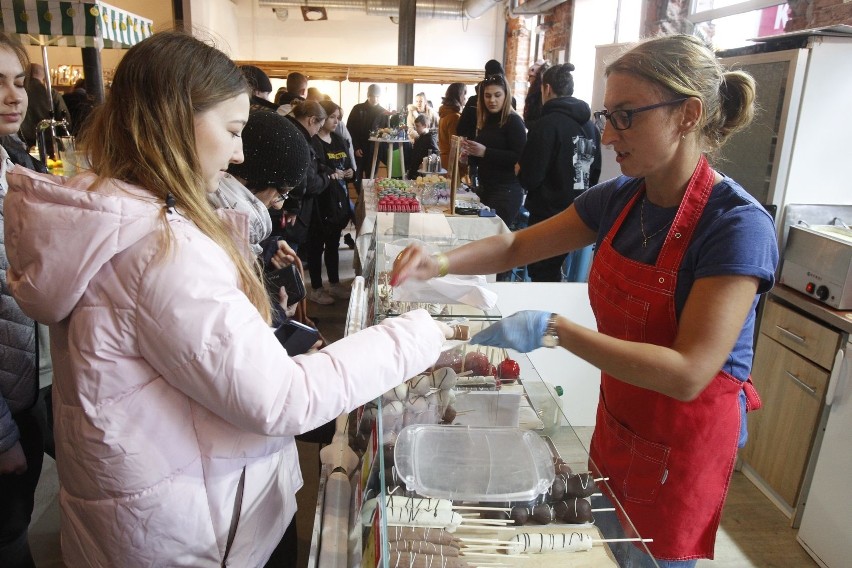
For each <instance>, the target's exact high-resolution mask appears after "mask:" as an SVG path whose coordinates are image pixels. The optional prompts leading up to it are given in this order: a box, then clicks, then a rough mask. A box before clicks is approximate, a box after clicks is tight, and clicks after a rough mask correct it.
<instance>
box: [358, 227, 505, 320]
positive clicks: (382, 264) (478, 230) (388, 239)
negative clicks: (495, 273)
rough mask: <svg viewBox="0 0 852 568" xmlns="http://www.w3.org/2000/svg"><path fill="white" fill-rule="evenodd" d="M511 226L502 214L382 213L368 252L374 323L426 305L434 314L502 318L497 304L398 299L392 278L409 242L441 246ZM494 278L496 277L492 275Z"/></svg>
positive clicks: (444, 317)
mask: <svg viewBox="0 0 852 568" xmlns="http://www.w3.org/2000/svg"><path fill="white" fill-rule="evenodd" d="M507 231H508V229H507V228H506V225H505V224H504V223H503V222H502V221H501V220H500V219H499V218H487V217H464V216H452V217H447V216H444V215H438V214H434V213H377V214H376V215H375V225H374V227H373V235H372V239H371V241H370V245H369V247H368V249H367V252H366V254H365V255H364V258H363V273H364V275H365V288H366V289H368V290H371V294H370V295H369V297H368V299H367V301H368V305H367V313H368V314H372V315H373V323H378V322H379V321H381V320H382V319H384V318H386V317H393V316H397V315H399V314H401V313H404V312H407V311H410V310H414V309H418V308H424V309H426V310H427V311H428V312H429V313H430V314H432V316H433V317H435V318H437V319H442V320H458V319H460V318H465V319H474V320H479V319H486V320H494V319H500V317H501V314H500V312H499V310H497V309H496V308H488V309H479V308H476V307H471V306H467V305H464V304H460V303H457V304H448V303H434V302H400V301H396V300H393V298H392V294H393V288H392V287H391V286H390V284H389V283H388V279H389V275H390V270H391V268H392V267H393V262H394V259H395V258H396V256H397V254H399V252H400V251H401V250H402V249H403V248H404V247H405V246H407V245H409V244H412V243H416V244H419V245H421V246H423V247H424V248H426V249H427V250H428V251H430V252H440V251H444V250H449V249H451V248H455V247H457V246H459V245H462V244H464V243H467V242H471V241H474V240H478V239H481V238H484V237H487V236H491V235H495V234H500V233H503V232H507ZM490 280H492V281H493V277H492V278H491V279H490Z"/></svg>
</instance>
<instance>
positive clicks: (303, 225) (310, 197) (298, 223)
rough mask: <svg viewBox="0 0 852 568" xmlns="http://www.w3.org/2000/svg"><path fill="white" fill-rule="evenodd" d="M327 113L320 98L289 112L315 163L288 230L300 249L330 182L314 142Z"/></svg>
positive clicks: (287, 235)
mask: <svg viewBox="0 0 852 568" xmlns="http://www.w3.org/2000/svg"><path fill="white" fill-rule="evenodd" d="M327 116H328V115H327V114H326V112H325V110H324V109H323V108H322V107H321V106H320V104H319V103H318V102H316V101H302V102H298V103H296V104H295V105H294V106H293V110H292V112H291V114H288V115H287V116H286V118H287V119H289V120H290V121H292V122H293V124H295V125H296V127H297V128H298V129H299V131H300V132H301V133H302V135H303V136H304V137H305V140H306V141H307V142H308V146H309V147H310V148H309V149H310V155H311V158H310V161H311V165H310V166H308V172H307V175H306V177H305V184H304V191H303V192H302V193H301V195H300V196H299V198H300V201H301V205H300V208H299V213H298V214H297V215H296V219H295V221H294V222H293V224H292V225H288V226H287V227H286V229H285V233H284V238H285V239H286V240H287V244H289V245H290V246H291V247H292V248H293V249H294V250H297V251H298V250H299V248H300V247H301V246H302V245H304V244H305V243H306V242H307V240H308V231H309V227H310V224H311V223H312V222H313V220H314V217H315V215H316V211H315V207H314V202H315V201H316V198H317V196H318V195H319V194H320V193H322V192H323V190H325V188H326V186H327V185H328V174H327V173H326V172H325V171H324V170H323V169H322V168H321V167H320V165H319V157H318V156H317V152H316V149H315V147H314V145H313V142H312V139H313V137H314V136H315V135H316V133H317V132H319V129H320V128H322V125H323V124H325V119H326V117H327ZM297 189H298V188H297ZM291 195H292V192H291ZM300 256H301V253H300ZM303 260H304V259H303Z"/></svg>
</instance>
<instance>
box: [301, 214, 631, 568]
mask: <svg viewBox="0 0 852 568" xmlns="http://www.w3.org/2000/svg"><path fill="white" fill-rule="evenodd" d="M424 217H426V218H424ZM503 230H506V229H505V225H503V224H502V222H501V221H500V220H499V219H493V218H490V219H489V218H476V217H454V218H447V217H444V216H439V215H416V214H378V215H377V217H376V219H375V226H374V229H373V236H372V239H371V242H370V246H369V248H368V249H367V250H366V251H364V253H363V254H362V261H363V266H364V275H365V276H364V277H363V278H361V277H359V278H358V279H356V284H355V285H354V287H353V294H352V298H351V300H350V306H349V314H348V321H347V334H349V333H353V332H355V331H357V330H358V329H361V328H362V327H364V326H367V325H373V324H375V323H378V322H380V321H381V320H382V319H384V318H387V317H393V316H395V315H398V314H399V313H403V312H405V311H408V310H410V309H416V308H419V307H424V308H426V309H427V310H429V311H430V313H433V315H434V317H436V318H438V319H442V320H444V321H451V322H454V323H458V322H461V323H462V324H463V325H466V326H468V327H469V329H470V334H471V335H472V334H473V333H475V332H476V331H478V330H479V329H482V328H484V327H487V326H488V325H491V324H492V323H493V322H495V321H497V320H499V319H500V318H501V314H500V312H499V310H498V309H497V308H496V307H491V308H485V309H480V308H472V307H470V306H467V305H464V304H458V303H446V304H441V305H432V304H437V303H436V302H428V301H427V302H417V301H397V300H395V299H394V297H393V291H392V290H391V287H390V286H389V284H388V281H387V273H388V271H389V270H390V267H391V266H392V264H393V261H394V259H395V257H396V255H397V254H398V251H399V250H401V249H400V247H403V246H405V245H407V244H410V243H411V242H413V241H418V242H419V243H420V244H421V246H424V247H426V248H427V249H431V250H434V251H440V250H445V249H448V248H452V247H455V246H458V245H459V244H462V243H463V242H466V241H469V240H475V239H479V238H482V237H484V236H487V235H489V234H496V233H499V232H502V231H503ZM492 280H493V278H492ZM563 394H564V395H565V396H570V393H562V392H561V389H560V388H558V387H554V386H553V385H551V384H549V383H548V382H546V381H545V380H543V379H542V377H541V375H540V373H539V372H538V370H537V369H536V367H535V365H534V364H533V363H532V361H531V360H530V359H529V358H528V357H527V356H525V355H523V354H519V353H514V352H511V351H507V350H504V349H497V348H490V347H482V346H474V345H470V344H469V343H467V342H465V341H452V342H448V344H447V349H446V350H445V351H444V352H443V353H442V355H441V357H440V358H439V360H438V361H436V363H435V364H434V365H433V367H432V369H430V370H427V371H426V372H424V373H423V374H421V375H418V376H417V377H412V378H411V379H409V381H407V382H406V383H405V384H404V386H401V387H399V388H397V389H394V390H393V391H389V392H388V393H386V394H385V395H384V396H383V397H381V398H380V399H377V400H376V401H375V402H373V403H371V404H368V405H366V406H365V407H363V408H361V409H359V410H358V411H356V412H353V413H352V415H351V416H350V420H349V431H350V442H351V446H352V447H353V448H354V449H355V450H356V451H357V452H358V453H359V454H360V455H361V456H362V461H361V463H360V467H359V468H358V470H357V472H356V473H355V475H354V476H353V479H352V499H351V503H350V509H351V510H350V531H349V535H350V541H349V547H348V548H349V550H348V566H362V567H374V566H381V567H385V568H387V567H391V566H415V565H418V566H419V565H420V564H417V559H418V558H420V559H421V560H423V561H429V562H438V564H435V565H436V566H444V565H446V566H471V567H473V566H494V565H500V566H523V567H527V568H531V567H537V566H557V565H558V566H574V565H577V566H618V565H620V562H619V547H632V546H638V547H640V548H643V549H644V547H645V544H644V542H643V541H642V538H641V536H640V535H638V534H637V532H636V531H635V529H634V528H633V526H632V524H631V523H630V521H629V520H628V518H627V515H626V514H624V512H623V511H622V509H621V506H620V505H619V504H618V503H613V502H611V501H609V500H608V499H607V498H605V497H604V496H603V493H605V489H606V480H605V479H596V478H595V477H594V475H593V474H592V473H591V471H592V470H593V469H594V468H593V467H590V466H591V464H590V463H589V455H588V447H587V442H584V441H583V440H581V437H580V436H578V434H577V432H575V430H574V428H572V426H571V425H570V424H569V423H568V420H567V419H566V417H565V415H564V413H563V411H562V405H561V396H562V395H563ZM329 473H330V472H329V470H328V469H324V470H323V480H322V482H321V485H320V493H321V494H320V496H319V497H320V504H319V506H318V508H317V516H316V522H317V525H320V524H321V523H323V522H324V521H323V519H322V514H321V511H322V509H323V498H324V495H322V493H323V487H325V485H326V481H327V477H328V474H329ZM359 525H360V526H359ZM321 533H322V530H321V529H320V528H319V526H315V529H314V537H315V538H314V542H313V543H312V554H311V561H310V563H309V566H321V567H322V566H324V565H326V563H324V562H319V557H320V555H321V554H322V552H321V551H322V548H323V547H322V544H323V543H322V542H320V543H317V539H318V538H320V536H321ZM612 539H619V542H608V541H610V540H612ZM645 551H646V552H647V549H645ZM449 559H453V560H452V561H450V560H449ZM329 565H330V564H329ZM423 565H424V566H425V565H432V564H423Z"/></svg>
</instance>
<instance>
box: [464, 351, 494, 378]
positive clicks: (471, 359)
mask: <svg viewBox="0 0 852 568" xmlns="http://www.w3.org/2000/svg"><path fill="white" fill-rule="evenodd" d="M490 366H491V361H489V360H488V356H487V355H486V354H485V353H481V352H479V351H472V352H471V353H468V354H467V355H465V356H464V369H465V370H466V371H467V370H470V371H473V374H474V375H478V376H487V375H488V369H489V367H490Z"/></svg>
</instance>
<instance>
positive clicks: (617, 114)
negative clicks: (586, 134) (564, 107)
mask: <svg viewBox="0 0 852 568" xmlns="http://www.w3.org/2000/svg"><path fill="white" fill-rule="evenodd" d="M688 98H689V97H681V98H679V99H674V100H671V101H663V102H661V103H656V104H653V105H648V106H643V107H639V108H634V109H624V110H614V111H612V112H607V111H605V110H599V111H597V112H595V126H597V127H598V129H599V130H600V131H601V132H603V129H604V126H606V122H605V121H606V120H607V119H609V123H610V124H612V126H613V128H615V129H616V130H627V129H628V128H630V126H631V125H632V124H633V115H635V114H639V113H640V112H645V111H646V110H652V109H655V108H660V107H664V106H670V105H675V104H678V103H682V102H683V101H685V100H686V99H688Z"/></svg>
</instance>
